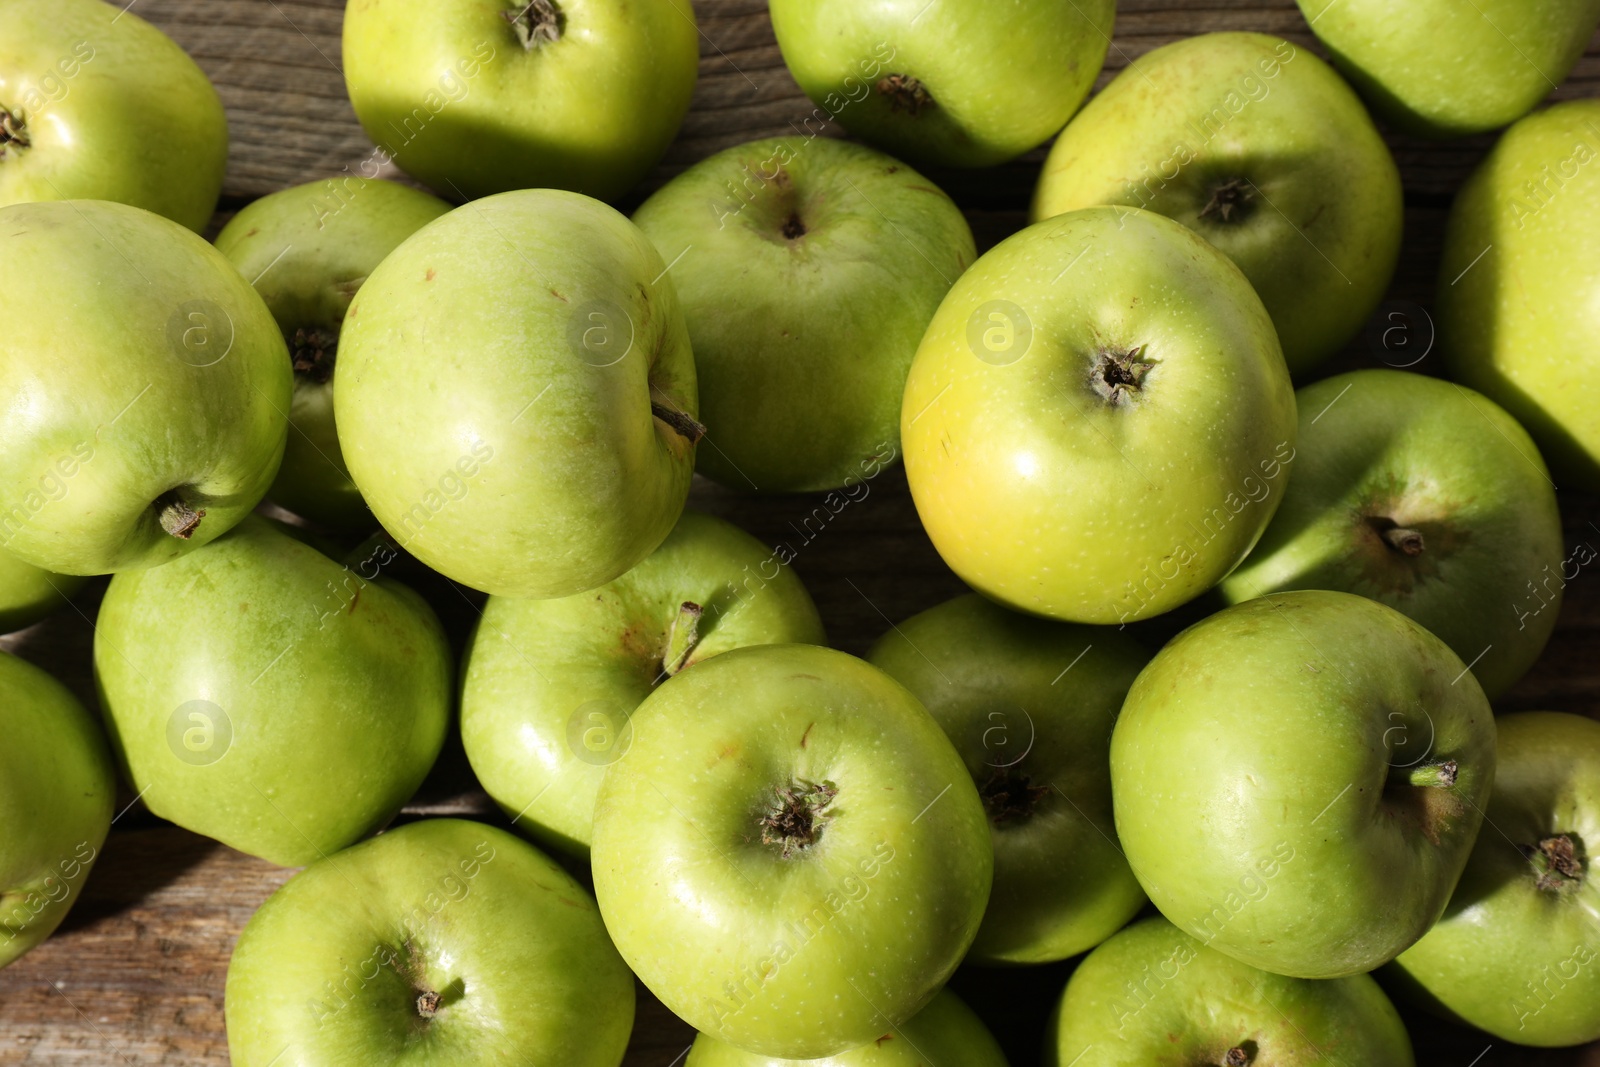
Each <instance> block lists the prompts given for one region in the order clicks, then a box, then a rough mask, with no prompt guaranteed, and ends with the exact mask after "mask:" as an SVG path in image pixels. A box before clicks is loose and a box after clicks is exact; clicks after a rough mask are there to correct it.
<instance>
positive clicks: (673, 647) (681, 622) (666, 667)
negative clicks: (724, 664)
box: [661, 600, 704, 677]
mask: <svg viewBox="0 0 1600 1067" xmlns="http://www.w3.org/2000/svg"><path fill="white" fill-rule="evenodd" d="M703 614H704V610H703V609H702V608H701V607H700V605H699V604H696V603H694V602H693V601H691V600H685V601H684V602H683V603H682V604H681V605H680V606H679V608H678V614H677V615H676V616H674V617H673V620H672V628H671V629H670V630H668V631H667V653H666V655H665V656H664V657H663V658H662V662H661V669H662V670H663V671H665V672H666V674H667V675H668V676H669V677H670V676H672V675H674V674H677V673H678V672H679V671H681V670H683V669H684V668H685V667H687V666H688V665H689V657H690V656H692V655H694V650H695V646H697V645H698V644H699V643H700V616H701V615H703Z"/></svg>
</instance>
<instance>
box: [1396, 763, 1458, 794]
mask: <svg viewBox="0 0 1600 1067" xmlns="http://www.w3.org/2000/svg"><path fill="white" fill-rule="evenodd" d="M1459 770H1460V767H1459V766H1458V765H1457V764H1456V761H1455V760H1453V759H1452V760H1445V761H1444V762H1443V763H1424V764H1422V765H1421V766H1419V767H1412V768H1411V769H1410V770H1409V771H1407V772H1406V781H1408V782H1410V783H1411V784H1412V785H1414V786H1421V787H1425V788H1443V789H1448V788H1449V787H1450V786H1453V785H1455V784H1456V774H1457V772H1458V771H1459Z"/></svg>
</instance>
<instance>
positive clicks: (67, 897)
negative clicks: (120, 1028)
mask: <svg viewBox="0 0 1600 1067" xmlns="http://www.w3.org/2000/svg"><path fill="white" fill-rule="evenodd" d="M0 736H3V737H4V738H5V743H4V744H0V823H3V824H4V826H5V833H4V835H0V967H4V966H5V965H6V964H8V963H11V962H12V961H13V960H15V959H16V958H17V957H19V956H21V955H22V954H23V953H24V952H27V951H28V950H29V949H31V948H33V947H34V946H35V945H37V944H39V942H41V941H43V940H44V939H45V938H47V937H49V936H50V934H51V933H52V932H54V930H55V928H56V927H57V926H59V925H61V920H62V919H64V918H66V915H67V911H68V909H70V908H71V907H72V905H73V902H74V901H76V900H77V899H78V894H79V893H80V892H81V891H82V890H83V883H84V881H85V880H86V879H87V878H88V877H89V868H91V867H92V866H94V861H95V860H96V859H97V858H98V857H99V855H100V846H101V845H102V844H103V843H104V842H105V839H106V831H107V830H108V829H109V828H110V827H111V804H112V801H113V799H114V798H115V796H116V776H115V774H114V772H113V771H112V767H111V758H110V756H109V755H108V754H107V753H106V742H105V738H104V737H103V736H102V735H101V733H100V727H99V726H98V725H97V724H96V723H95V721H94V719H92V718H91V717H90V715H89V713H88V712H87V711H85V710H84V708H83V705H82V704H80V703H78V700H77V698H76V697H74V696H73V695H72V694H71V693H69V692H67V688H66V686H64V685H62V684H61V683H60V682H58V681H56V680H55V679H54V678H52V677H50V675H48V674H46V673H45V672H44V671H42V670H40V669H39V668H38V667H35V666H34V665H33V664H31V663H28V662H26V661H24V660H20V659H17V658H16V657H15V656H12V655H9V654H7V653H5V652H0Z"/></svg>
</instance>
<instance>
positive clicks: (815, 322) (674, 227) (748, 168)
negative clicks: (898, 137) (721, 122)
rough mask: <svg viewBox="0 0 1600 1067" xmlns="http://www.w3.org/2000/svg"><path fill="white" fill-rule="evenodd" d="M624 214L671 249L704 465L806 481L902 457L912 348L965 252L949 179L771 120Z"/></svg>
mask: <svg viewBox="0 0 1600 1067" xmlns="http://www.w3.org/2000/svg"><path fill="white" fill-rule="evenodd" d="M633 219H634V222H635V223H637V224H638V226H639V228H640V229H642V230H644V232H645V233H646V234H647V235H648V236H649V237H650V239H651V240H652V241H654V242H655V246H656V248H657V250H658V251H660V253H661V256H662V258H663V259H665V260H667V261H668V262H670V263H672V264H673V267H672V281H673V284H674V285H675V286H676V287H677V290H678V298H679V300H680V301H681V302H682V304H683V310H684V317H685V319H686V320H687V321H688V324H689V339H690V340H691V341H692V342H693V344H694V358H695V371H696V373H697V375H698V377H699V382H700V417H701V421H703V422H704V423H705V424H706V425H707V426H708V427H709V428H710V433H709V434H708V436H707V439H706V444H705V446H704V447H702V448H701V449H700V450H699V454H698V464H699V468H700V472H701V473H702V474H705V475H706V476H708V477H710V478H714V479H716V480H717V481H719V482H721V483H723V484H724V485H727V486H730V487H732V488H735V489H746V488H748V489H755V490H759V491H761V492H811V491H819V490H824V489H835V488H838V487H839V486H842V485H845V484H847V483H849V482H850V480H851V479H859V478H861V477H862V475H863V473H864V472H867V471H869V470H874V469H875V468H881V466H882V465H884V464H885V463H887V462H889V461H892V460H894V459H896V458H898V456H899V453H900V432H899V422H900V397H901V394H902V393H903V392H904V390H905V383H906V372H907V371H908V370H909V369H910V367H911V358H912V356H914V355H915V354H916V351H917V344H918V343H919V342H920V341H921V340H922V334H923V331H925V330H926V329H927V328H928V322H929V320H930V319H932V318H933V313H934V312H935V311H936V310H938V307H939V301H940V300H942V299H943V298H944V295H945V293H946V292H948V291H949V289H950V283H951V282H952V281H954V280H955V279H956V278H958V277H960V275H961V272H962V271H964V270H966V269H967V267H968V265H969V264H971V263H972V261H973V260H975V259H976V258H977V255H978V254H977V250H976V248H975V247H974V245H973V241H972V230H971V229H970V228H969V227H968V226H967V220H966V219H965V218H964V217H963V216H962V214H961V211H960V209H959V208H957V207H956V206H955V204H954V203H952V202H951V200H950V198H949V197H948V196H946V195H945V194H944V193H943V192H942V191H941V190H939V189H938V188H937V187H935V186H934V185H933V183H931V182H930V181H928V179H926V178H924V177H923V176H922V175H920V174H918V173H917V172H916V171H914V170H912V169H911V168H910V167H907V166H905V165H904V164H902V163H899V162H896V161H895V160H893V159H891V158H890V157H888V156H885V155H883V154H882V153H879V152H874V151H873V150H872V149H870V148H863V147H861V146H860V145H853V144H848V143H846V142H843V141H835V140H830V139H825V138H818V139H816V140H812V141H806V140H804V139H803V138H798V137H787V138H785V137H780V138H773V139H770V140H764V141H752V142H750V143H749V144H745V145H739V146H738V147H735V148H730V149H728V150H726V151H724V152H719V153H717V154H716V155H714V156H712V157H711V158H709V159H705V160H702V161H701V162H699V163H697V164H695V165H694V166H693V167H690V168H689V169H688V170H686V171H684V172H683V173H682V174H680V175H679V176H678V177H676V178H674V179H673V180H672V181H670V182H668V183H667V184H666V185H665V186H664V187H662V188H661V189H660V190H659V191H658V192H656V194H655V195H654V196H652V197H651V198H650V199H649V200H646V201H645V202H644V205H643V206H641V207H640V208H639V210H638V211H637V212H636V213H635V214H634V216H633ZM800 231H803V232H800ZM790 233H796V234H797V235H796V236H793V237H791V236H789V234H790Z"/></svg>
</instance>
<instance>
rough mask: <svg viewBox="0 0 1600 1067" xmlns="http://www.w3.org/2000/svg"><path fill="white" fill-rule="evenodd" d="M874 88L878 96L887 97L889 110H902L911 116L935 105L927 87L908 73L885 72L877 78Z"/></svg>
mask: <svg viewBox="0 0 1600 1067" xmlns="http://www.w3.org/2000/svg"><path fill="white" fill-rule="evenodd" d="M876 88H877V90H878V95H879V96H886V97H888V98H889V109H890V110H891V111H894V112H897V113H898V112H901V111H904V112H905V113H906V114H908V115H910V116H911V117H912V118H916V117H917V116H918V115H920V114H922V112H923V111H924V110H926V109H929V108H932V107H935V106H937V104H936V102H935V101H934V99H933V94H932V93H930V92H928V87H927V86H926V85H923V84H922V82H920V81H918V80H917V79H916V78H913V77H912V76H911V75H909V74H886V75H884V76H883V77H881V78H879V79H878V84H877V86H876Z"/></svg>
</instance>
